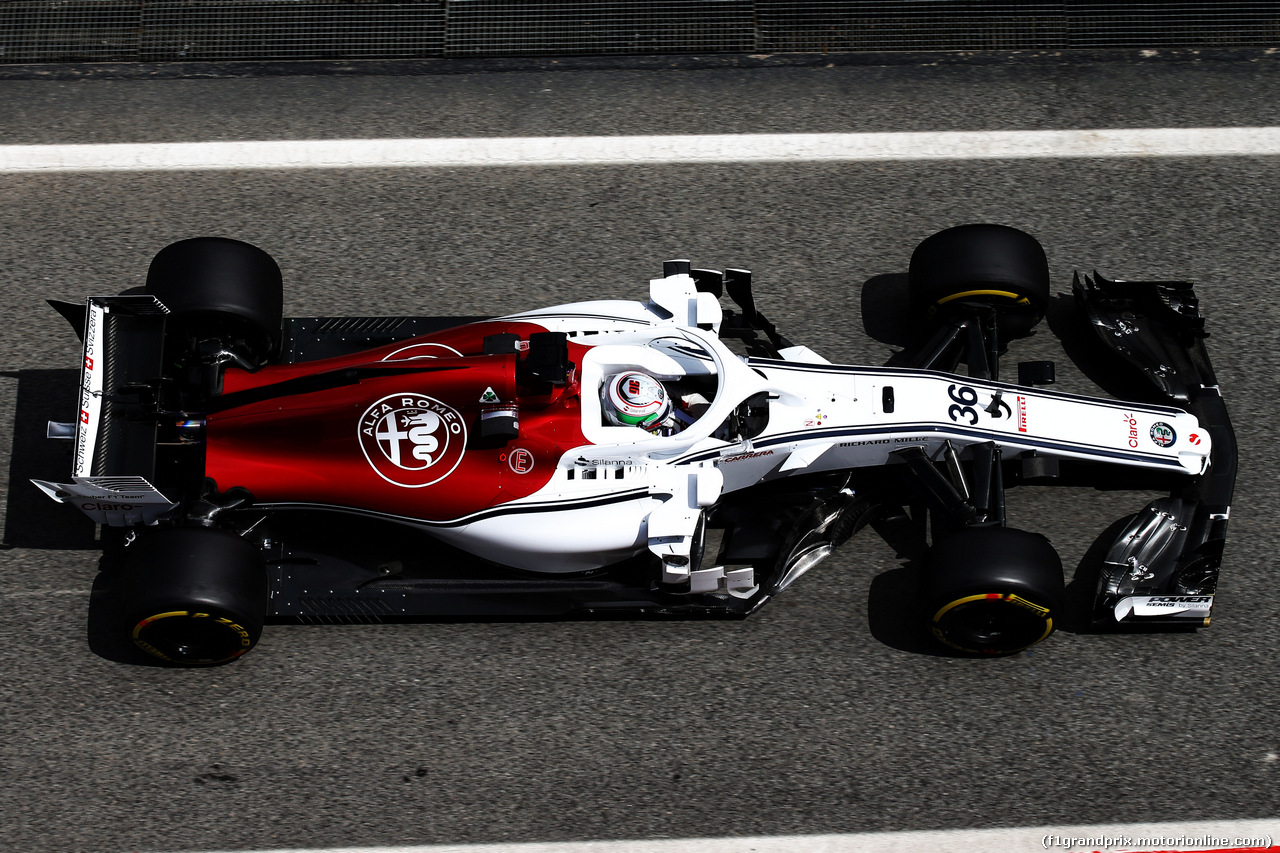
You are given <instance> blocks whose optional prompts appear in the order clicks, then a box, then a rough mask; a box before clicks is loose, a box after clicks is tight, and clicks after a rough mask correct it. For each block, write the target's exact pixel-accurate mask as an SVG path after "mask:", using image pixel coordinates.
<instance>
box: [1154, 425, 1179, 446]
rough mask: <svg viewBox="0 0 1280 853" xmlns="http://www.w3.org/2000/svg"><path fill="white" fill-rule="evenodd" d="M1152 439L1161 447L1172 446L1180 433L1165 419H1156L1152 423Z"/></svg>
mask: <svg viewBox="0 0 1280 853" xmlns="http://www.w3.org/2000/svg"><path fill="white" fill-rule="evenodd" d="M1151 440H1152V441H1154V442H1155V443H1156V444H1158V445H1160V446H1161V447H1171V446H1173V443H1174V442H1175V441H1177V440H1178V434H1177V433H1176V432H1174V431H1173V427H1171V426H1169V425H1168V424H1167V423H1165V422H1164V421H1156V422H1155V423H1154V424H1152V425H1151Z"/></svg>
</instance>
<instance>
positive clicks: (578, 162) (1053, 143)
mask: <svg viewBox="0 0 1280 853" xmlns="http://www.w3.org/2000/svg"><path fill="white" fill-rule="evenodd" d="M1276 154H1280V127H1211V128H1149V129H1124V130H1025V131H1024V130H1009V131H1006V130H991V131H954V132H941V133H765V134H743V135H736V134H725V135H691V136H551V137H515V138H477V139H330V140H279V141H269V142H164V143H141V144H116V145H2V146H0V172H10V173H14V172H115V171H125V172H128V171H155V170H164V171H170V170H204V169H363V168H404V167H418V168H423V167H461V166H587V165H612V166H625V165H642V164H667V163H804V162H816V161H875V160H973V159H978V160H990V159H1021V158H1032V157H1040V158H1059V157H1071V158H1075V157H1219V156H1258V155H1263V156H1270V155H1276Z"/></svg>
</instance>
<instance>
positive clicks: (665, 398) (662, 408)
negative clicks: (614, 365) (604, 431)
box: [600, 370, 671, 429]
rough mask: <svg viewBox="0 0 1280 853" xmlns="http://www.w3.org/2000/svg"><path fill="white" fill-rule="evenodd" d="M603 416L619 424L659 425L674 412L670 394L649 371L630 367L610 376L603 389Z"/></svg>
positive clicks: (652, 427) (651, 427) (649, 427)
mask: <svg viewBox="0 0 1280 853" xmlns="http://www.w3.org/2000/svg"><path fill="white" fill-rule="evenodd" d="M600 397H601V404H602V406H603V408H604V416H605V418H606V419H608V421H609V422H610V423H613V424H617V425H618V426H637V427H640V428H641V429H656V428H657V427H658V426H659V425H661V424H662V422H663V421H665V420H666V418H667V415H669V414H671V396H670V395H669V394H667V389H666V388H664V387H662V383H661V382H659V381H658V380H656V379H654V378H653V377H652V376H650V375H649V374H647V373H640V372H639V371H635V370H632V371H628V372H626V373H619V374H616V375H614V376H611V377H609V379H608V380H606V381H605V383H604V388H603V389H602V391H601V393H600Z"/></svg>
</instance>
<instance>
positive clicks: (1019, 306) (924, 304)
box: [908, 224, 1049, 338]
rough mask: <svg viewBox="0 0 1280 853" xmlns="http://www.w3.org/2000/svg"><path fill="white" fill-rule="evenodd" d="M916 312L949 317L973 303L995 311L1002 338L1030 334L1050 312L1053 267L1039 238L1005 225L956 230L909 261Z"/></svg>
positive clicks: (921, 247)
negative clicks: (1050, 283)
mask: <svg viewBox="0 0 1280 853" xmlns="http://www.w3.org/2000/svg"><path fill="white" fill-rule="evenodd" d="M908 290H909V292H910V298H911V306H912V311H913V312H914V313H915V314H916V315H917V316H918V317H922V318H935V317H945V316H947V315H948V314H951V313H953V312H956V311H958V310H963V308H964V306H966V305H971V304H972V303H975V302H977V303H982V304H987V305H991V306H993V307H994V308H995V309H996V311H997V316H998V317H999V323H1000V330H1001V334H1002V335H1003V336H1004V337H1006V338H1008V337H1018V336H1021V335H1025V334H1027V333H1028V332H1030V331H1031V329H1032V327H1034V326H1035V324H1036V323H1038V322H1040V320H1041V319H1042V318H1043V317H1044V314H1045V311H1046V310H1047V309H1048V307H1049V263H1048V260H1047V259H1046V257H1045V254H1044V249H1043V248H1042V247H1041V246H1040V243H1039V242H1038V241H1037V240H1036V238H1034V237H1032V236H1031V235H1030V234H1027V233H1026V232H1023V231H1019V230H1018V229H1017V228H1010V227H1008V226H1006V225H986V224H977V225H958V226H956V227H955V228H948V229H946V230H945V231H939V232H938V233H937V234H934V235H933V236H932V237H928V238H926V239H925V240H924V241H923V242H922V243H920V245H919V246H917V247H916V250H915V252H913V253H912V255H911V268H910V271H909V273H908Z"/></svg>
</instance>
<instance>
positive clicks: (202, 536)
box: [122, 527, 267, 666]
mask: <svg viewBox="0 0 1280 853" xmlns="http://www.w3.org/2000/svg"><path fill="white" fill-rule="evenodd" d="M122 582H123V583H122V586H123V589H122V604H123V610H124V613H125V614H126V616H125V619H124V622H123V625H122V628H123V630H124V631H125V632H126V634H127V635H128V637H129V639H130V640H131V641H132V642H133V643H134V644H135V645H137V646H138V648H140V649H142V650H143V651H144V652H146V653H147V654H149V655H151V656H152V657H155V658H158V659H160V660H162V661H165V662H166V663H170V664H176V665H179V666H209V665H212V664H220V663H226V662H228V661H231V660H235V659H236V658H238V657H240V656H241V655H243V654H244V653H245V652H247V651H249V650H250V649H252V648H253V647H254V645H256V644H257V642H258V638H259V637H260V636H261V635H262V625H263V622H264V620H265V619H266V612H267V575H266V570H265V568H264V565H263V561H262V555H261V553H260V552H259V551H258V549H257V548H255V547H254V546H253V545H251V544H250V543H248V542H245V541H244V540H243V539H241V538H240V537H238V536H236V535H234V534H232V533H227V532H224V531H221V530H211V529H207V528H203V527H176V528H169V529H163V530H146V531H142V533H141V534H140V535H139V537H138V539H137V541H135V542H134V543H133V544H132V545H130V546H129V547H128V548H127V549H126V550H125V564H124V574H123V577H122Z"/></svg>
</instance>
